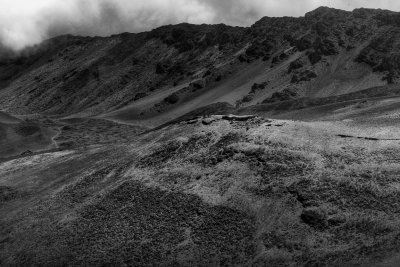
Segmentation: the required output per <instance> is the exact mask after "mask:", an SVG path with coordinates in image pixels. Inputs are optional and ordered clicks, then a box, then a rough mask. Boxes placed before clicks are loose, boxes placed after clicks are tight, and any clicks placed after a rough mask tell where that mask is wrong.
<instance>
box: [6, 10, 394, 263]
mask: <svg viewBox="0 0 400 267" xmlns="http://www.w3.org/2000/svg"><path fill="white" fill-rule="evenodd" d="M0 50H1V49H0ZM399 60H400V13H396V12H391V11H387V10H372V9H356V10H354V11H353V12H347V11H342V10H336V9H331V8H326V7H321V8H318V9H316V10H314V11H312V12H309V13H307V14H306V15H305V16H304V17H299V18H291V17H283V18H270V17H264V18H262V19H261V20H259V21H258V22H256V23H255V24H254V25H252V26H251V27H247V28H245V27H231V26H227V25H222V24H220V25H191V24H179V25H168V26H163V27H160V28H157V29H155V30H152V31H150V32H144V33H137V34H133V33H123V34H119V35H113V36H110V37H79V36H70V35H65V36H59V37H55V38H52V39H49V40H47V41H45V42H43V43H42V44H39V45H37V46H35V47H29V48H26V49H25V50H23V51H21V52H19V53H14V52H12V51H4V52H2V51H0V110H1V111H0V265H1V266H107V265H118V266H119V265H120V266H399V264H398V262H400V260H399V259H400V178H399V177H400V176H399V175H400V163H399V159H400V146H399V144H400V131H399V126H398V125H399V124H398V123H400V84H399V81H400V63H399V62H400V61H399ZM231 114H234V115H231Z"/></svg>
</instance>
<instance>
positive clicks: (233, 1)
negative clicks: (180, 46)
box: [0, 0, 400, 50]
mask: <svg viewBox="0 0 400 267" xmlns="http://www.w3.org/2000/svg"><path fill="white" fill-rule="evenodd" d="M319 6H330V7H336V8H340V9H345V10H352V9H354V8H358V7H371V8H384V9H391V10H395V11H396V10H399V8H400V3H399V2H398V1H397V0H381V1H379V2H378V1H375V0H302V1H300V0H68V1H65V0H35V1H33V0H12V1H10V0H0V44H2V45H4V46H6V47H9V48H12V49H14V50H19V49H22V48H24V47H26V46H29V45H33V44H37V43H39V42H41V41H43V40H44V39H47V38H50V37H53V36H57V35H61V34H74V35H85V36H86V35H88V36H94V35H100V36H107V35H111V34H117V33H121V32H140V31H146V30H150V29H153V28H155V27H158V26H161V25H165V24H175V23H180V22H189V23H197V24H198V23H210V24H213V23H225V24H229V25H240V26H248V25H251V24H252V23H254V22H255V21H256V20H258V19H259V18H261V17H263V16H302V15H304V13H306V12H308V11H310V10H313V9H315V8H317V7H319Z"/></svg>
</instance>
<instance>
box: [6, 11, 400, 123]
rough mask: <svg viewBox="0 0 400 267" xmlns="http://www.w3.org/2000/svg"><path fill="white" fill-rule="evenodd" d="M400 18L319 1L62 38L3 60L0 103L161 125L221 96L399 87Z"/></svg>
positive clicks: (244, 99) (257, 97) (17, 109)
mask: <svg viewBox="0 0 400 267" xmlns="http://www.w3.org/2000/svg"><path fill="white" fill-rule="evenodd" d="M399 18H400V14H399V13H395V12H391V11H384V10H370V9H356V10H354V11H353V12H346V11H341V10H336V9H331V8H325V7H321V8H318V9H317V10H314V11H312V12H310V13H307V14H306V15H305V16H304V17H300V18H291V17H283V18H270V17H265V18H263V19H261V20H260V21H258V22H256V23H255V24H254V25H253V26H251V27H249V28H241V27H230V26H226V25H190V24H179V25H171V26H164V27H161V28H158V29H155V30H153V31H151V32H145V33H139V34H130V33H124V34H120V35H115V36H111V37H107V38H100V37H93V38H91V37H76V36H68V35H67V36H61V37H56V38H53V39H50V40H48V41H46V42H44V43H43V44H41V45H38V46H36V47H32V48H28V49H25V50H24V51H22V52H21V54H20V55H19V56H17V57H10V56H2V57H1V58H2V60H1V61H0V88H1V89H0V107H1V108H2V109H3V110H5V111H8V112H10V113H13V114H32V113H45V114H48V115H56V116H71V115H72V116H80V117H82V116H83V117H86V116H102V117H106V118H111V119H114V120H118V119H119V117H123V118H124V119H123V120H125V121H127V122H134V123H140V122H142V123H145V124H148V125H151V126H155V125H160V124H162V123H165V122H166V121H168V120H171V119H174V118H176V117H178V116H181V115H183V114H185V113H187V112H189V111H192V110H194V109H196V108H199V107H202V106H206V105H208V104H212V103H216V102H227V103H230V104H231V105H234V106H237V107H244V106H251V105H255V104H258V103H261V102H263V101H265V100H267V99H271V97H272V101H280V100H282V99H283V100H288V99H292V98H301V97H310V98H314V97H328V96H335V95H342V94H347V93H352V92H356V91H360V90H364V89H368V88H370V87H376V86H383V85H386V84H393V83H396V82H397V80H398V75H399V70H400V65H399V64H398V62H399V60H398V57H399V52H400V43H399V42H400V41H399V40H400V38H399V34H400V22H399V21H400V19H399ZM274 96H275V98H274ZM276 96H278V98H277V97H276Z"/></svg>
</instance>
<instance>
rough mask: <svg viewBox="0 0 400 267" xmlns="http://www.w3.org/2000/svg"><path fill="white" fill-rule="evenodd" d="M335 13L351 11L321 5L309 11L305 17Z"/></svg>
mask: <svg viewBox="0 0 400 267" xmlns="http://www.w3.org/2000/svg"><path fill="white" fill-rule="evenodd" d="M334 13H349V12H347V11H344V10H341V9H336V8H332V7H327V6H320V7H318V8H317V9H314V10H312V11H310V12H307V13H306V15H305V17H322V16H324V15H327V14H334Z"/></svg>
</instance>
